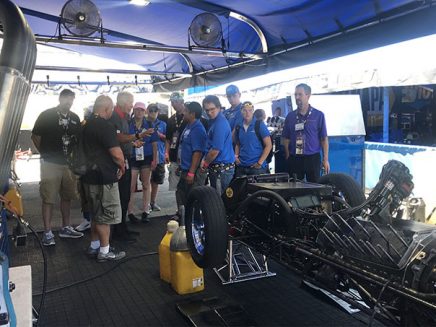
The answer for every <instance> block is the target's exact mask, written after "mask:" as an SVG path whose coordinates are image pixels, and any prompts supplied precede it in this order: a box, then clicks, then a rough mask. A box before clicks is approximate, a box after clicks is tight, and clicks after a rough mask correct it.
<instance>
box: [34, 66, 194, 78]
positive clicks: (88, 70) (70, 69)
mask: <svg viewBox="0 0 436 327" xmlns="http://www.w3.org/2000/svg"><path fill="white" fill-rule="evenodd" d="M35 69H36V70H49V71H60V72H78V73H105V74H127V75H128V74H132V75H164V76H165V75H166V76H168V75H173V76H179V77H191V74H187V73H178V72H158V71H147V70H128V69H91V68H80V67H58V66H36V67H35Z"/></svg>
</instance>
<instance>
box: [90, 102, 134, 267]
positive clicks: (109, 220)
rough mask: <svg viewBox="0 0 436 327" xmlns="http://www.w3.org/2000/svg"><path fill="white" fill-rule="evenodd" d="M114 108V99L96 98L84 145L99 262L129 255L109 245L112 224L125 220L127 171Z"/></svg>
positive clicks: (93, 244)
mask: <svg viewBox="0 0 436 327" xmlns="http://www.w3.org/2000/svg"><path fill="white" fill-rule="evenodd" d="M112 109H113V102H112V100H111V98H110V97H108V96H106V95H100V96H99V97H98V98H97V99H96V100H95V104H94V108H93V115H92V116H91V117H90V119H89V120H88V121H87V123H86V125H85V126H84V128H83V142H84V146H83V148H84V152H85V155H86V159H87V162H88V167H89V168H88V171H87V172H86V174H85V175H84V176H83V177H82V182H83V188H84V193H85V195H86V200H87V203H88V204H89V209H90V212H91V244H90V246H89V248H88V255H90V256H97V261H98V262H104V261H107V260H119V259H122V258H124V257H125V256H126V253H125V252H115V250H113V249H110V247H109V237H110V226H111V225H114V224H119V223H120V222H121V205H120V194H119V191H118V180H119V179H120V178H121V177H122V176H123V175H124V172H125V162H124V155H123V152H122V150H121V148H120V145H119V142H118V140H117V133H116V130H115V128H114V126H113V125H111V124H110V123H109V122H108V119H109V118H110V117H111V115H112Z"/></svg>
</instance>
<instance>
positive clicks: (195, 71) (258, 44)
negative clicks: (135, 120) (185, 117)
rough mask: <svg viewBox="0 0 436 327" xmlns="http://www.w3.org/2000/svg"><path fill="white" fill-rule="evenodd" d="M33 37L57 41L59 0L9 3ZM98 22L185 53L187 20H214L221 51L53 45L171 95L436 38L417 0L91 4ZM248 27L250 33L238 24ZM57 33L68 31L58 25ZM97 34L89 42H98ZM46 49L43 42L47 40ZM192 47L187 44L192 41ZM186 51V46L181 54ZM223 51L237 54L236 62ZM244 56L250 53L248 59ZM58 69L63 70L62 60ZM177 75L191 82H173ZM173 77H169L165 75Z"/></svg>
mask: <svg viewBox="0 0 436 327" xmlns="http://www.w3.org/2000/svg"><path fill="white" fill-rule="evenodd" d="M15 2H16V4H17V5H19V6H20V8H21V9H22V11H23V13H24V14H25V16H26V18H27V20H28V22H29V25H30V27H31V29H32V30H33V32H34V33H35V34H36V35H44V36H50V37H53V39H52V41H56V39H57V37H58V27H57V26H58V23H59V15H60V13H61V10H62V7H63V5H64V1H62V0H38V1H34V0H15ZM93 2H94V4H95V5H96V6H97V7H98V9H99V11H100V15H101V17H102V21H103V29H104V30H103V32H104V33H103V36H104V40H105V42H108V43H109V42H126V41H133V42H138V43H141V44H145V45H157V46H165V47H183V48H186V49H188V39H189V34H188V33H189V32H188V29H189V26H190V24H191V21H192V20H193V18H194V17H195V16H196V15H198V14H200V13H203V12H210V13H213V14H215V15H217V17H218V18H219V20H220V22H221V25H222V29H223V37H224V41H225V42H224V43H225V51H224V53H223V54H221V55H219V54H220V51H217V52H218V55H217V54H216V53H215V55H214V56H210V55H205V54H198V53H194V52H192V53H190V52H189V51H186V52H185V53H184V54H183V55H182V54H179V53H174V52H165V51H162V52H159V51H143V50H131V49H119V48H111V47H105V46H104V44H100V45H97V44H96V46H84V45H74V44H57V43H53V46H56V47H60V48H64V49H69V50H74V51H78V52H80V53H84V54H92V55H97V56H101V57H104V58H109V59H116V60H119V61H122V62H127V63H134V64H139V65H141V66H142V67H143V68H144V71H150V72H160V73H168V75H166V76H162V75H156V76H153V82H154V85H155V89H156V90H159V91H172V90H177V89H182V88H187V87H192V86H199V85H200V86H210V85H219V84H223V83H226V82H230V81H233V80H237V79H241V78H246V77H251V76H255V75H261V74H264V73H267V72H271V71H274V70H279V69H286V68H291V67H295V66H298V65H303V64H307V63H311V62H315V61H319V60H324V59H329V58H333V57H338V56H341V55H345V54H349V53H353V52H358V51H363V50H366V49H369V48H373V47H377V46H382V45H386V44H391V43H395V42H399V41H404V40H407V39H411V38H415V37H419V36H424V35H430V34H434V33H436V24H434V21H435V18H436V8H434V7H433V6H432V4H433V1H416V0H353V1H344V0H288V1H284V0H282V1H279V0H276V1H264V0H238V1H235V0H209V1H195V0H151V1H150V4H149V5H148V6H145V7H138V6H135V5H132V4H131V3H130V2H129V1H128V0H93ZM238 14H239V15H242V16H244V18H245V19H246V20H249V21H251V22H252V23H253V24H255V25H256V26H255V27H257V28H258V29H259V30H260V31H261V32H262V33H263V35H264V38H265V41H266V42H262V38H261V37H260V36H259V34H258V33H257V31H256V30H255V28H253V27H252V26H250V25H249V24H248V23H247V22H246V21H244V19H242V20H241V19H237V18H236V16H237V15H238ZM61 31H62V32H61V33H62V34H68V32H67V31H66V30H65V29H64V28H61ZM99 36H100V35H99V33H96V35H93V37H96V38H98V37H99ZM49 44H50V43H49ZM191 45H192V42H191ZM188 50H189V49H188ZM226 52H235V53H239V54H241V57H239V58H235V57H230V56H227V55H226ZM243 54H257V55H259V56H260V57H261V58H257V59H253V58H252V57H250V56H248V55H247V56H244V55H243ZM65 66H68V64H67V63H65ZM177 73H183V74H191V77H184V78H181V77H179V78H173V77H174V76H175V75H174V74H177ZM171 74H173V75H171Z"/></svg>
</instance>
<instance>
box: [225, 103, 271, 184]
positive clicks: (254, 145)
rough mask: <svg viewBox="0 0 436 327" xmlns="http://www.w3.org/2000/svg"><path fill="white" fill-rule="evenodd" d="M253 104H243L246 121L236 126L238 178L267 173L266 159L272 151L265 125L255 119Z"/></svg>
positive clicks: (235, 141)
mask: <svg viewBox="0 0 436 327" xmlns="http://www.w3.org/2000/svg"><path fill="white" fill-rule="evenodd" d="M253 114H254V106H253V104H252V103H251V102H248V101H246V102H244V103H243V104H242V116H243V117H244V120H243V121H242V123H239V124H237V125H236V126H235V130H234V131H233V133H234V143H235V144H236V145H235V163H236V174H235V176H236V177H240V176H244V175H260V174H266V173H267V162H266V158H267V157H268V154H269V153H270V151H271V148H272V142H271V137H270V133H269V131H268V128H267V127H266V125H265V123H264V122H263V121H261V120H257V119H256V118H254V117H253V116H254V115H253Z"/></svg>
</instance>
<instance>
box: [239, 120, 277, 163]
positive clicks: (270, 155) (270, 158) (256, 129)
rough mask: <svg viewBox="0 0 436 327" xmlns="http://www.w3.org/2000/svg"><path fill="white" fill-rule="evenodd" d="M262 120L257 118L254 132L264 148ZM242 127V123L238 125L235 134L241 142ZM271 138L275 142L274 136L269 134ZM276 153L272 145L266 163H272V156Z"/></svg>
mask: <svg viewBox="0 0 436 327" xmlns="http://www.w3.org/2000/svg"><path fill="white" fill-rule="evenodd" d="M260 122H261V121H260V120H256V122H255V123H254V132H255V133H256V136H257V138H258V139H259V142H260V144H261V145H262V148H264V147H265V146H264V144H263V139H262V135H260ZM240 129H241V125H236V127H235V136H236V138H237V140H238V142H239V130H240ZM269 137H270V138H271V144H273V138H272V136H271V135H270V136H269ZM273 155H274V152H273V149H272V147H271V151H270V152H269V153H268V156H267V157H266V159H265V161H266V163H270V162H271V160H272V157H273Z"/></svg>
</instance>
